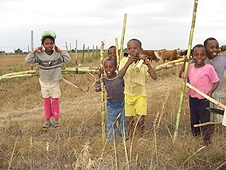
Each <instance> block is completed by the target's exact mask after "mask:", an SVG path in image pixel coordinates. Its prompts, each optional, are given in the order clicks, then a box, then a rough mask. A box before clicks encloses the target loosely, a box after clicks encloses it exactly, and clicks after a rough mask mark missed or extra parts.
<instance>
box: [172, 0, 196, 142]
mask: <svg viewBox="0 0 226 170" xmlns="http://www.w3.org/2000/svg"><path fill="white" fill-rule="evenodd" d="M197 6H198V0H194V7H193V15H192V23H191V29H190V34H189V42H188V52H187V56H186V57H187V58H188V59H189V58H190V52H191V47H192V40H193V35H194V29H195V20H196V13H197ZM187 71H188V62H186V63H185V67H184V77H186V76H187ZM185 87H186V79H183V81H182V88H181V94H180V101H179V107H178V112H177V118H176V126H175V131H174V136H173V141H174V142H175V141H176V139H177V134H178V129H179V124H180V116H181V110H182V105H183V99H184V94H185Z"/></svg>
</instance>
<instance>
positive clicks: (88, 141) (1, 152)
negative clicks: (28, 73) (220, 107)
mask: <svg viewBox="0 0 226 170" xmlns="http://www.w3.org/2000/svg"><path fill="white" fill-rule="evenodd" d="M24 57H25V56H0V61H1V62H0V76H1V75H3V74H5V73H10V72H14V71H24V70H28V69H30V66H29V65H26V64H25V63H24ZM72 63H74V58H73V62H72ZM160 63H161V62H160ZM160 63H153V64H154V65H157V64H160ZM81 66H92V67H98V66H99V61H98V60H93V61H92V62H84V63H83V64H82V65H81ZM16 68H18V69H16ZM179 69H180V66H176V67H173V68H170V69H167V70H164V71H158V72H157V74H158V79H157V80H155V81H154V80H151V79H148V80H147V92H148V115H147V116H146V118H145V139H146V142H145V143H138V142H137V137H136V136H135V137H134V139H132V140H131V143H130V144H127V145H124V142H123V141H121V140H120V138H119V137H118V136H117V138H116V141H115V144H109V143H104V144H103V143H102V135H101V133H102V132H101V103H100V93H97V92H95V91H94V87H93V84H94V82H95V78H96V75H91V74H88V73H87V74H75V75H63V77H64V78H65V79H66V80H68V81H70V82H71V83H73V84H74V85H76V86H78V88H75V87H74V86H71V85H69V84H67V83H65V82H64V81H61V82H60V86H61V92H62V96H61V98H60V111H61V117H60V124H61V126H60V128H57V129H55V128H50V129H49V130H48V131H43V130H42V128H41V127H42V125H43V123H44V122H45V120H44V114H43V100H42V97H41V92H40V85H39V82H38V76H34V77H29V78H19V79H11V80H5V81H2V82H0V101H1V102H0V113H1V114H0V130H1V133H0V169H2V170H5V169H17V170H20V169H21V170H25V169H33V170H41V169H49V170H50V169H51V170H55V169H56V170H58V169H61V170H83V169H85V170H86V169H100V170H102V169H103V170H106V169H107V170H115V169H118V170H122V169H131V170H137V169H141V170H146V169H151V170H154V169H157V170H175V169H180V170H196V169H200V170H212V169H222V170H223V169H225V168H226V154H225V151H226V142H225V141H226V128H225V127H223V126H222V125H215V126H212V127H215V130H214V132H213V134H212V144H211V145H208V146H204V145H203V141H202V138H196V139H195V138H194V137H193V136H192V135H191V132H190V123H189V107H188V97H187V96H185V97H184V103H183V108H182V112H181V121H180V126H179V133H178V137H177V140H176V141H175V142H173V133H174V130H175V122H176V114H177V111H178V103H179V96H180V90H181V85H182V80H181V79H179V78H178V73H179ZM224 103H225V102H224Z"/></svg>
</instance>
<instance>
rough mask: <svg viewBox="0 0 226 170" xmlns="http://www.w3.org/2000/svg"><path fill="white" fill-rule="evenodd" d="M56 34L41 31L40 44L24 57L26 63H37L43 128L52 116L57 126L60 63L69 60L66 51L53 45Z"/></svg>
mask: <svg viewBox="0 0 226 170" xmlns="http://www.w3.org/2000/svg"><path fill="white" fill-rule="evenodd" d="M55 39H56V34H55V33H54V32H53V31H49V30H48V31H43V33H42V39H41V44H42V46H43V48H44V50H43V48H42V47H37V48H36V49H35V50H34V51H32V52H31V53H29V54H28V55H27V56H26V57H25V62H26V63H28V64H33V63H38V65H39V74H40V78H39V83H40V85H41V92H42V97H43V99H44V116H45V119H46V123H45V124H44V125H43V128H49V127H51V126H52V123H51V122H50V118H51V117H54V119H55V122H54V124H53V126H54V127H58V126H59V122H58V119H59V117H60V109H59V97H60V96H61V91H60V85H59V80H61V79H62V72H61V63H63V62H69V61H71V57H70V56H69V54H68V53H67V52H66V51H63V50H61V49H60V48H59V47H57V46H56V45H55Z"/></svg>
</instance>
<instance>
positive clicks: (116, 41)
mask: <svg viewBox="0 0 226 170" xmlns="http://www.w3.org/2000/svg"><path fill="white" fill-rule="evenodd" d="M115 47H116V58H117V65H118V66H119V63H120V59H119V53H118V38H115Z"/></svg>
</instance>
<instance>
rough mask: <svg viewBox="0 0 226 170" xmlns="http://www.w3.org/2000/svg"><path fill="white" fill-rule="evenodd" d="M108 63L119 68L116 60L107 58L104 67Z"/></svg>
mask: <svg viewBox="0 0 226 170" xmlns="http://www.w3.org/2000/svg"><path fill="white" fill-rule="evenodd" d="M107 61H111V62H112V63H113V64H114V66H115V67H117V62H116V60H115V59H113V58H107V59H106V60H105V61H104V65H105V63H106V62H107Z"/></svg>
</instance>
